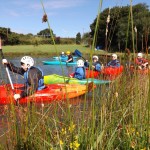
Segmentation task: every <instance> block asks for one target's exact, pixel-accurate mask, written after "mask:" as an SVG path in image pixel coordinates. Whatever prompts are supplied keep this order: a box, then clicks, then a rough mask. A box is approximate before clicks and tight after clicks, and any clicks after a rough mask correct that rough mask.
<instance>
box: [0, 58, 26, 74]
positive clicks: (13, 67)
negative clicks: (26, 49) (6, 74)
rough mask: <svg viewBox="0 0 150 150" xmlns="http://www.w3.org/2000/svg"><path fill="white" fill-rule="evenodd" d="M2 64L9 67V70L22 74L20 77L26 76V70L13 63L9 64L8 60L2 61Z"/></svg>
mask: <svg viewBox="0 0 150 150" xmlns="http://www.w3.org/2000/svg"><path fill="white" fill-rule="evenodd" d="M2 63H3V64H5V65H7V67H8V69H9V70H10V71H12V72H14V73H17V74H20V75H24V72H25V71H24V70H23V68H21V67H16V66H15V65H14V64H13V63H11V62H8V61H7V60H6V59H3V60H2Z"/></svg>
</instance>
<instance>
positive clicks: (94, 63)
mask: <svg viewBox="0 0 150 150" xmlns="http://www.w3.org/2000/svg"><path fill="white" fill-rule="evenodd" d="M97 64H99V65H100V62H99V61H96V62H93V63H92V65H93V66H95V69H94V71H98V70H96V65H97Z"/></svg>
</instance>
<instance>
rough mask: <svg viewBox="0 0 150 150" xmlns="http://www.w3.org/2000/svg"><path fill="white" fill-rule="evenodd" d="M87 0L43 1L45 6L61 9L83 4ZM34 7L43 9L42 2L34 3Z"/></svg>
mask: <svg viewBox="0 0 150 150" xmlns="http://www.w3.org/2000/svg"><path fill="white" fill-rule="evenodd" d="M84 2H86V0H51V1H46V2H43V5H44V7H45V8H49V9H60V8H70V7H75V6H78V5H81V4H82V3H84ZM31 7H32V8H34V9H41V7H42V4H41V3H39V4H32V5H31Z"/></svg>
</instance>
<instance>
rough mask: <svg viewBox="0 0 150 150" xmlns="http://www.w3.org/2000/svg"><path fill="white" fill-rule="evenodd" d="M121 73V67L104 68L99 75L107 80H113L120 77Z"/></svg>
mask: <svg viewBox="0 0 150 150" xmlns="http://www.w3.org/2000/svg"><path fill="white" fill-rule="evenodd" d="M122 72H123V66H120V67H116V68H114V67H105V68H104V69H103V70H102V71H101V74H102V75H103V76H104V78H109V79H110V80H113V79H115V78H116V77H118V76H119V75H121V74H122Z"/></svg>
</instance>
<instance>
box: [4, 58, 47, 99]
mask: <svg viewBox="0 0 150 150" xmlns="http://www.w3.org/2000/svg"><path fill="white" fill-rule="evenodd" d="M20 63H21V67H16V66H14V64H13V63H11V62H8V61H7V60H6V59H3V60H2V64H4V65H7V67H8V68H9V70H10V71H12V72H14V73H17V74H20V75H22V76H24V79H25V86H24V89H23V91H22V93H21V94H14V99H15V100H18V99H19V98H23V97H26V96H29V95H32V94H33V93H35V92H36V91H38V90H42V89H44V88H45V85H44V79H43V72H42V71H41V70H40V69H39V68H36V67H34V66H33V65H34V60H33V58H32V57H30V56H24V57H22V59H21V61H20Z"/></svg>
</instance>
